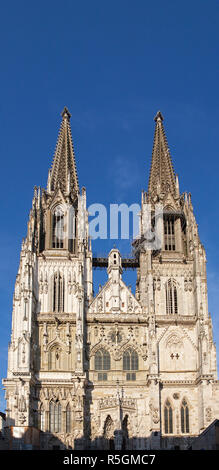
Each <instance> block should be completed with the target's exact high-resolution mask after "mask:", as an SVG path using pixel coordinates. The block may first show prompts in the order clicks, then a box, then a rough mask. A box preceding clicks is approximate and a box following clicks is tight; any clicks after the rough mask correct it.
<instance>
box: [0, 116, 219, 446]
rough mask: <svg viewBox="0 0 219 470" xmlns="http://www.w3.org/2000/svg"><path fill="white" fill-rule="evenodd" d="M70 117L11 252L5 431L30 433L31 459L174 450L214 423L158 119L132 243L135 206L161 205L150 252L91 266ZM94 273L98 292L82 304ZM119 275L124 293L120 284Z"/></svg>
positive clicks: (205, 345)
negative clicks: (133, 277) (158, 234)
mask: <svg viewBox="0 0 219 470" xmlns="http://www.w3.org/2000/svg"><path fill="white" fill-rule="evenodd" d="M70 117H71V115H70V113H69V111H68V109H67V108H64V110H63V112H62V122H61V128H60V133H59V136H58V141H57V146H56V150H55V155H54V160H53V163H52V168H51V169H50V170H49V175H48V184H47V189H46V190H44V189H42V190H41V189H40V188H35V189H34V196H33V201H32V208H31V211H30V216H29V221H28V227H27V236H26V238H25V239H24V240H23V242H22V248H21V255H20V265H19V270H18V274H17V277H16V283H15V290H14V296H13V313H12V333H11V342H10V344H9V351H8V372H7V378H6V379H4V380H3V384H4V387H5V391H6V400H7V410H6V411H7V423H8V426H12V427H13V426H15V427H19V428H20V429H25V430H27V429H29V428H31V429H35V430H36V429H37V430H38V431H37V432H38V433H39V442H40V448H41V449H56V448H60V449H66V448H69V449H103V448H104V449H174V448H180V449H186V448H188V446H189V443H190V441H191V439H193V438H194V437H196V436H198V435H199V434H200V433H201V432H202V431H203V430H204V429H205V428H206V427H207V426H208V425H209V424H210V423H211V422H212V421H213V420H214V419H215V418H219V382H218V381H217V366H216V348H215V344H214V342H213V335H212V322H211V317H210V315H209V313H208V301H207V281H206V257H205V250H204V247H203V245H202V244H201V241H200V239H199V234H198V227H197V223H196V220H195V216H194V213H193V206H192V202H191V195H190V194H187V193H183V194H180V191H179V182H178V178H177V176H175V174H174V170H173V165H172V162H171V157H170V153H169V149H168V144H167V139H166V136H165V131H164V126H163V116H162V114H161V113H160V112H158V113H157V115H156V117H155V134H154V143H153V150H152V162H151V171H150V177H149V184H148V190H147V192H143V193H142V199H141V201H142V202H141V204H142V205H141V214H140V224H139V225H140V238H139V240H141V236H142V234H143V226H142V219H143V214H144V210H145V207H146V205H148V204H151V207H152V209H153V208H155V205H156V204H157V203H161V204H162V205H163V207H164V212H163V219H162V227H163V244H162V247H161V249H159V250H144V249H143V245H141V244H139V245H138V243H137V242H136V250H135V254H136V256H135V257H133V258H130V259H127V258H126V259H124V258H122V257H121V255H120V253H119V251H118V250H117V249H115V248H113V249H112V250H111V251H110V253H109V255H108V258H107V257H106V258H94V257H93V256H92V249H91V241H90V238H89V231H88V211H87V210H86V211H85V217H84V215H83V214H81V212H82V211H83V204H86V191H85V188H84V187H83V188H82V189H81V191H80V189H79V184H78V177H77V170H76V163H75V156H74V149H73V143H72V136H71V127H70ZM79 200H80V201H81V200H82V201H83V204H81V203H80V204H79ZM68 213H73V214H74V217H73V218H71V217H68ZM152 213H153V212H152ZM82 218H84V219H85V222H84V223H85V234H84V238H83V240H82V239H81V237H79V236H78V234H79V221H81V219H82ZM72 225H73V227H72ZM57 227H58V230H57ZM64 230H65V233H67V234H68V231H69V233H70V231H71V232H72V231H74V234H75V236H74V237H72V236H71V237H70V236H65V237H63V236H62V232H63V231H64ZM95 266H100V267H102V268H103V269H104V268H105V269H107V273H108V281H107V283H106V284H105V285H104V286H103V287H102V288H101V289H100V291H99V292H98V294H97V295H96V296H95V297H94V295H93V280H92V276H93V267H95ZM129 267H132V268H133V267H134V268H135V269H136V273H137V281H136V291H135V293H132V292H131V290H130V288H129V287H127V286H126V284H125V283H124V282H123V280H122V272H123V269H124V268H129Z"/></svg>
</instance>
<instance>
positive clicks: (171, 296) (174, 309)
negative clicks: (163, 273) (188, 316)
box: [166, 279, 178, 315]
mask: <svg viewBox="0 0 219 470" xmlns="http://www.w3.org/2000/svg"><path fill="white" fill-rule="evenodd" d="M166 313H167V315H176V314H177V313H178V301H177V289H176V285H175V282H174V281H172V280H171V279H170V280H169V281H168V282H167V284H166Z"/></svg>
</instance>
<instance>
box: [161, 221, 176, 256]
mask: <svg viewBox="0 0 219 470" xmlns="http://www.w3.org/2000/svg"><path fill="white" fill-rule="evenodd" d="M164 247H165V250H166V251H175V249H176V244H175V226H174V217H173V216H171V215H168V216H165V217H164Z"/></svg>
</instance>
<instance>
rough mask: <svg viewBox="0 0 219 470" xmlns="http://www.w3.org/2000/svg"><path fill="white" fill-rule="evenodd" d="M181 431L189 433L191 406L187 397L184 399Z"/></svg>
mask: <svg viewBox="0 0 219 470" xmlns="http://www.w3.org/2000/svg"><path fill="white" fill-rule="evenodd" d="M181 431H182V433H189V407H188V404H187V401H186V400H185V399H183V401H182V405H181Z"/></svg>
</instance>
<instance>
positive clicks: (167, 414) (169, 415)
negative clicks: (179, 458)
mask: <svg viewBox="0 0 219 470" xmlns="http://www.w3.org/2000/svg"><path fill="white" fill-rule="evenodd" d="M164 430H165V434H172V433H173V410H172V407H171V403H170V402H169V400H167V401H166V403H165V406H164Z"/></svg>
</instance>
